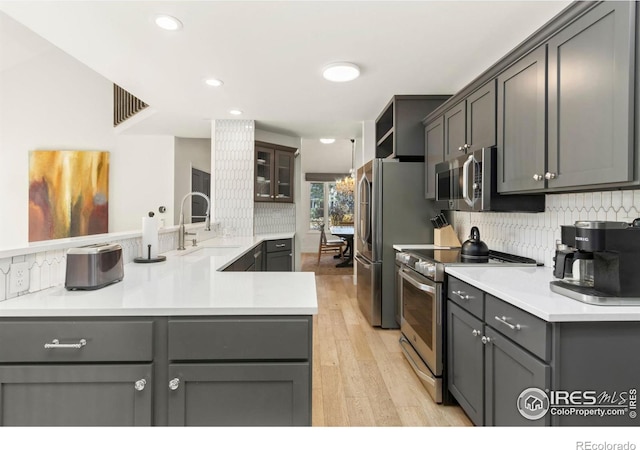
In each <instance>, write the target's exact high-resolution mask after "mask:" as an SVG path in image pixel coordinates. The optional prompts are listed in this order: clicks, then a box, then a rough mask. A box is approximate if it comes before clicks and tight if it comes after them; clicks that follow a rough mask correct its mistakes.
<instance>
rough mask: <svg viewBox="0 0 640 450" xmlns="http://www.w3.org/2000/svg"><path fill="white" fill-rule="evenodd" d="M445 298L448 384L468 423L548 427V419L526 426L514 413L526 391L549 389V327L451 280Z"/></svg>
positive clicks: (521, 416)
mask: <svg viewBox="0 0 640 450" xmlns="http://www.w3.org/2000/svg"><path fill="white" fill-rule="evenodd" d="M448 297H449V301H448V302H447V329H448V331H447V379H448V381H447V384H448V388H449V391H450V392H451V394H452V395H453V396H454V397H455V399H456V400H457V401H458V403H459V404H460V406H461V407H462V409H464V411H465V412H466V413H467V415H468V416H469V418H470V419H471V421H472V422H473V423H474V424H476V425H489V426H491V425H497V426H511V425H514V426H544V425H549V424H550V423H551V419H550V416H549V415H545V416H544V417H542V418H540V419H537V420H530V419H528V418H525V417H524V416H523V415H522V414H520V412H519V411H518V408H517V402H518V397H519V396H520V394H521V393H522V392H523V391H524V390H526V389H528V388H531V387H536V388H538V389H542V390H545V389H550V388H551V366H550V364H549V362H548V361H547V360H544V358H550V352H549V351H548V350H549V348H550V342H549V338H548V335H549V329H548V324H547V323H546V322H544V321H541V320H540V319H538V318H536V317H533V316H531V315H530V314H528V313H526V312H524V311H521V310H519V309H518V308H515V307H513V306H512V305H510V304H507V303H505V302H503V301H501V300H499V299H497V298H495V297H493V296H491V295H488V294H485V293H483V292H482V291H479V290H478V289H476V288H474V287H473V286H470V285H468V284H466V283H464V282H462V281H460V280H457V279H455V278H452V277H449V286H448ZM512 322H513V323H512ZM494 324H495V325H494ZM514 324H515V325H514ZM494 326H495V327H496V328H498V327H500V328H499V331H498V330H497V329H496V328H494ZM511 326H513V327H514V328H513V329H512V328H511ZM521 331H522V333H521ZM532 352H534V354H532ZM538 355H539V356H538ZM541 358H543V359H541Z"/></svg>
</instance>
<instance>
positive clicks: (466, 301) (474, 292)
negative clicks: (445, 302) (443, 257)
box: [447, 277, 484, 319]
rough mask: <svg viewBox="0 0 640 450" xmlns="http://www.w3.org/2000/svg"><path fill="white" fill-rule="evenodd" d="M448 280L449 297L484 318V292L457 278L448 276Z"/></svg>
mask: <svg viewBox="0 0 640 450" xmlns="http://www.w3.org/2000/svg"><path fill="white" fill-rule="evenodd" d="M447 281H448V287H447V298H448V299H449V300H451V301H453V302H454V303H456V304H457V305H459V306H461V307H462V308H464V309H466V310H467V311H469V312H470V313H471V314H473V315H474V316H476V317H478V318H480V319H482V318H483V317H484V316H483V313H482V312H483V310H484V293H483V292H482V291H481V290H480V289H477V288H474V287H473V286H471V285H469V284H467V283H465V282H464V281H460V280H458V279H457V278H453V277H448V278H447Z"/></svg>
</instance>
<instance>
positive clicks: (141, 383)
mask: <svg viewBox="0 0 640 450" xmlns="http://www.w3.org/2000/svg"><path fill="white" fill-rule="evenodd" d="M146 385H147V380H145V379H144V378H142V379H140V380H138V381H136V384H134V387H135V388H136V391H144V387H145V386H146Z"/></svg>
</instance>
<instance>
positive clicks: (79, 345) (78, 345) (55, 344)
mask: <svg viewBox="0 0 640 450" xmlns="http://www.w3.org/2000/svg"><path fill="white" fill-rule="evenodd" d="M85 345H87V340H86V339H80V340H79V341H78V342H77V343H75V344H61V343H60V341H59V340H58V339H53V340H52V341H51V342H50V343H49V342H47V343H46V344H44V348H47V349H49V348H76V349H80V348H82V347H84V346H85Z"/></svg>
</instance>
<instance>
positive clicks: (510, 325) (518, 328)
mask: <svg viewBox="0 0 640 450" xmlns="http://www.w3.org/2000/svg"><path fill="white" fill-rule="evenodd" d="M494 319H496V320H497V321H498V322H500V323H501V324H503V325H506V326H508V327H509V328H511V329H512V330H520V328H521V327H520V324H519V323H517V324H515V325H514V324H512V323H509V322H507V318H506V317H505V316H502V317H498V316H495V317H494Z"/></svg>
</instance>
